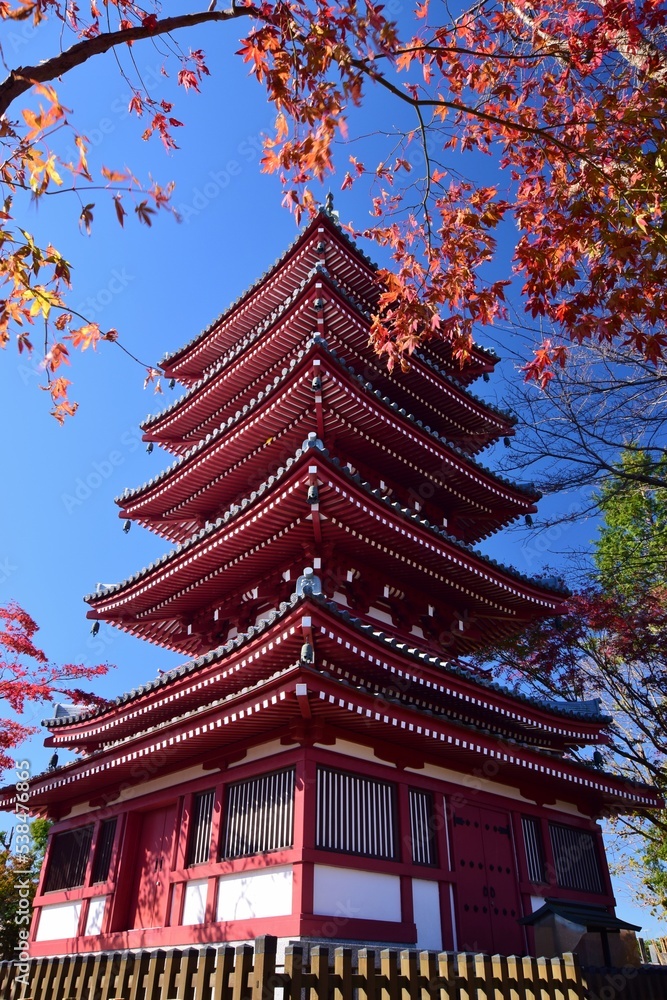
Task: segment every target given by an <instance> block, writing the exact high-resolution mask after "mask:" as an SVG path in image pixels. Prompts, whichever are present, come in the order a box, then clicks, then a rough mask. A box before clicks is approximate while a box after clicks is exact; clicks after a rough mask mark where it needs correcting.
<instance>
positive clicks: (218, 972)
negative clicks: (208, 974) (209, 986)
mask: <svg viewBox="0 0 667 1000" xmlns="http://www.w3.org/2000/svg"><path fill="white" fill-rule="evenodd" d="M235 963H236V952H235V951H234V949H233V948H232V947H231V945H223V947H222V948H218V950H217V955H216V962H215V975H214V977H213V1000H231V996H232V985H231V980H232V977H233V975H234V966H235Z"/></svg>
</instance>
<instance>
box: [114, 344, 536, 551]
mask: <svg viewBox="0 0 667 1000" xmlns="http://www.w3.org/2000/svg"><path fill="white" fill-rule="evenodd" d="M315 356H316V357H317V358H319V359H324V360H325V366H324V367H325V368H326V375H325V370H324V368H322V367H320V368H319V369H318V371H319V372H320V373H321V376H322V377H324V378H325V384H324V386H323V390H324V392H325V394H324V396H323V397H322V402H321V406H322V407H323V409H324V410H326V411H327V412H329V411H331V416H330V417H329V418H328V419H329V423H330V424H331V423H332V422H333V425H334V427H333V429H334V432H335V433H336V434H339V433H340V429H341V426H348V428H349V433H355V434H357V435H358V436H361V437H363V438H364V440H365V442H366V443H365V444H364V448H366V447H368V446H369V444H370V446H371V447H372V446H373V441H374V440H375V449H376V450H378V449H379V452H380V458H381V459H382V458H383V457H384V461H385V462H386V461H387V457H386V456H387V455H389V453H390V451H391V454H393V455H394V458H393V459H392V460H391V462H390V464H391V463H392V462H393V464H397V466H400V467H401V470H402V474H403V475H405V472H406V471H408V473H410V474H414V473H415V472H417V473H418V474H421V475H422V476H424V477H427V476H428V475H429V473H428V471H427V470H428V469H429V468H430V475H431V477H433V476H435V482H436V485H437V486H438V496H442V497H443V498H445V497H446V498H448V499H449V502H450V503H451V505H452V506H451V507H450V513H452V510H453V509H456V513H457V515H458V516H459V517H460V518H462V519H463V523H465V536H466V538H469V539H470V540H474V541H479V540H481V539H482V538H484V537H486V536H488V535H489V534H492V533H493V532H494V531H496V530H497V529H498V528H500V527H502V526H503V525H505V524H507V523H509V522H510V521H511V520H513V519H515V518H516V517H519V516H520V515H521V514H527V513H534V511H535V509H536V508H535V506H534V502H535V501H536V500H537V499H539V493H537V491H535V490H534V489H533V488H532V487H530V486H521V485H518V484H515V483H512V482H510V481H509V480H507V479H505V478H504V477H502V476H499V475H498V474H497V473H494V472H492V471H491V470H489V469H487V468H486V467H485V466H484V465H482V464H481V463H479V462H478V461H476V460H473V459H471V458H470V457H469V456H468V455H467V454H466V453H465V452H464V451H462V450H461V449H459V448H456V447H455V446H454V445H452V444H450V443H449V442H448V441H447V439H446V438H444V437H443V436H442V435H440V434H438V433H437V432H436V431H434V430H432V429H431V428H430V427H429V426H427V425H425V424H424V423H423V422H422V421H421V420H419V419H418V418H416V417H414V416H413V415H412V414H410V413H408V412H406V410H405V409H404V408H402V407H399V406H398V405H397V404H396V403H394V402H392V401H391V400H390V399H388V398H387V397H386V396H384V395H382V393H381V392H380V391H379V390H374V389H373V388H372V386H371V385H370V383H367V382H365V381H364V379H363V377H362V376H360V375H356V374H355V373H354V371H353V369H352V368H351V367H350V366H348V365H346V364H345V362H344V361H343V360H342V359H341V358H339V357H338V356H337V355H336V353H335V352H334V351H332V350H331V349H330V348H329V347H328V345H327V343H326V341H325V340H323V339H322V338H320V337H314V338H311V340H310V341H309V342H308V344H307V345H306V347H305V349H304V350H302V351H300V352H299V353H298V354H297V355H296V356H295V357H294V358H293V359H292V360H291V362H290V363H289V365H288V366H287V367H286V368H284V369H283V371H282V373H281V374H280V375H278V376H276V377H275V378H274V380H273V382H272V383H270V384H269V385H268V386H266V387H265V389H263V390H261V391H260V392H259V393H258V396H257V397H256V398H255V399H253V400H251V401H250V402H248V403H247V404H246V405H245V406H244V408H243V410H241V411H238V412H237V413H236V414H235V415H234V416H231V417H229V418H228V419H227V420H226V421H225V422H224V423H223V424H222V425H221V426H220V427H218V428H217V429H216V430H215V431H213V432H212V433H210V434H209V435H207V437H206V439H205V440H204V441H202V442H200V443H199V444H197V445H195V446H194V447H193V448H191V449H190V450H189V451H188V452H186V453H185V454H184V455H182V456H180V457H179V458H178V459H177V460H176V461H175V462H173V463H172V464H171V465H170V466H169V467H167V468H166V469H164V470H163V471H162V472H160V473H158V475H156V476H154V477H153V478H152V479H151V480H149V481H148V482H146V483H144V484H143V485H141V486H139V487H137V488H135V489H133V490H126V491H125V492H124V493H123V494H122V495H121V496H120V497H118V498H117V500H116V502H117V503H118V504H119V505H120V506H121V508H122V509H121V512H120V516H121V517H137V518H138V519H139V520H141V521H142V523H144V524H146V525H147V526H148V527H150V528H152V529H153V530H156V531H157V532H158V533H160V534H164V535H166V536H167V537H170V538H172V539H176V540H179V541H181V540H182V539H183V536H184V534H185V533H188V532H189V531H191V530H192V515H190V517H189V518H188V516H187V515H186V514H185V508H187V507H188V506H189V507H190V508H191V509H192V510H195V511H198V513H199V514H202V513H205V512H207V511H208V512H210V511H211V509H215V508H217V509H219V508H220V506H222V503H223V502H224V498H225V497H227V498H229V499H230V500H231V499H232V498H235V496H238V492H240V490H242V489H243V488H244V484H245V483H247V482H249V481H252V480H253V479H256V476H253V475H251V473H250V472H249V471H248V470H249V469H250V468H251V466H253V465H258V466H259V468H266V467H267V464H270V460H271V446H272V445H273V446H274V447H273V451H279V452H280V453H281V454H284V450H285V448H286V447H289V446H290V445H291V447H292V448H293V447H294V446H295V444H296V440H295V438H297V436H298V435H299V434H301V437H302V438H303V437H304V436H305V434H307V432H308V431H309V430H311V429H314V428H316V427H317V414H316V407H315V402H314V394H313V391H312V386H311V381H312V371H311V367H312V365H311V362H312V360H313V358H314V357H315ZM297 385H300V389H299V391H298V392H297V391H296V386H297ZM350 398H354V399H355V400H356V411H355V420H354V422H353V424H350V423H349V421H347V420H346V418H345V411H347V410H348V409H349V402H350ZM277 414H279V416H276V415H277ZM373 427H375V428H376V430H375V439H374V438H373ZM285 428H286V430H285ZM378 434H381V437H382V441H381V442H380V440H379V439H378V437H377V435H378ZM369 435H370V436H369ZM393 438H396V445H395V447H394V448H393V449H391V442H392V440H393ZM232 442H235V443H234V445H233V446H232ZM383 452H384V453H386V454H385V456H383V455H382V453H383ZM408 453H409V454H410V457H409V458H407V457H405V456H407V455H408ZM221 463H222V464H221ZM232 469H237V470H238V475H237V476H234V475H232ZM241 469H243V470H244V471H243V473H241ZM445 471H446V475H444V472H445ZM237 479H238V480H239V482H238V483H237ZM234 491H237V492H236V493H234ZM207 493H208V495H209V499H207V500H205V499H204V497H205V495H206V494H207ZM211 496H215V498H216V499H215V501H213V500H212V499H210V497H211ZM436 502H437V501H436ZM177 510H178V514H177V516H174V515H176V511H177ZM169 512H172V517H171V520H169V519H167V518H166V515H167V514H168V513H169Z"/></svg>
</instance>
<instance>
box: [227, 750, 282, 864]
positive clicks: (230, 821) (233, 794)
mask: <svg viewBox="0 0 667 1000" xmlns="http://www.w3.org/2000/svg"><path fill="white" fill-rule="evenodd" d="M225 814H226V818H225V835H224V838H223V846H222V857H223V858H239V857H242V856H244V855H247V854H264V853H265V852H267V851H278V850H280V849H281V848H285V847H291V846H292V844H293V843H294V768H290V769H288V770H284V771H274V772H272V773H271V774H265V775H262V777H261V778H251V779H249V780H248V781H239V782H237V783H236V784H233V785H228V787H227V797H226V806H225Z"/></svg>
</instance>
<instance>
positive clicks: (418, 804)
mask: <svg viewBox="0 0 667 1000" xmlns="http://www.w3.org/2000/svg"><path fill="white" fill-rule="evenodd" d="M410 840H411V841H412V860H413V862H414V863H415V864H416V865H437V863H438V851H437V840H436V836H435V810H434V806H433V796H432V795H431V793H430V792H421V791H417V789H416V788H411V789H410Z"/></svg>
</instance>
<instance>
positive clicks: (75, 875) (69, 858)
mask: <svg viewBox="0 0 667 1000" xmlns="http://www.w3.org/2000/svg"><path fill="white" fill-rule="evenodd" d="M92 839H93V825H92V823H91V824H90V826H80V827H79V828H78V829H76V830H68V831H67V832H66V833H56V835H55V836H54V838H53V843H52V845H51V851H50V854H49V868H48V871H47V873H46V880H45V882H44V892H55V891H56V890H58V889H73V888H74V887H75V886H78V885H83V882H84V879H85V877H86V866H87V864H88V858H89V856H90V845H91V842H92Z"/></svg>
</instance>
